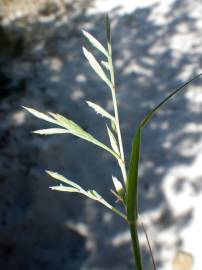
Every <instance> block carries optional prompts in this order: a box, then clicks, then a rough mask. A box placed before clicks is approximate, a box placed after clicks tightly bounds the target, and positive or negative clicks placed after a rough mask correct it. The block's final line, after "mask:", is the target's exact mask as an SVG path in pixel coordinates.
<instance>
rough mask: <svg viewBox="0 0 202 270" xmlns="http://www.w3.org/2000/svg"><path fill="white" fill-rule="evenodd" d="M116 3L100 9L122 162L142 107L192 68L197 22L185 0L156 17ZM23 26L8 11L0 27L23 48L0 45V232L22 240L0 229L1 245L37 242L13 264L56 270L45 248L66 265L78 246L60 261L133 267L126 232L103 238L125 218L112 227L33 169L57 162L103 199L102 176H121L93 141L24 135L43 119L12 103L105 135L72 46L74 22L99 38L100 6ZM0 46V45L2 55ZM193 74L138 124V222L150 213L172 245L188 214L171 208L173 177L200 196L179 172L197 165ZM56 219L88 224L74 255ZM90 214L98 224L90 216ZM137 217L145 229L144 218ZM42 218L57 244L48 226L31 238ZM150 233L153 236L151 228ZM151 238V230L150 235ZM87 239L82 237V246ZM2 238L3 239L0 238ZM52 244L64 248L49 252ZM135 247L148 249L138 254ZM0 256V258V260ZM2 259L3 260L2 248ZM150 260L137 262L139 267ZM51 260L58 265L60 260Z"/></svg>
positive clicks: (88, 76)
mask: <svg viewBox="0 0 202 270" xmlns="http://www.w3.org/2000/svg"><path fill="white" fill-rule="evenodd" d="M195 8H197V4H195ZM120 9H121V8H117V9H115V10H114V11H112V12H111V16H112V17H113V21H112V31H113V45H114V46H113V48H114V49H113V52H114V62H115V66H116V75H117V87H118V90H117V96H118V101H119V108H120V115H121V117H120V118H121V128H122V130H123V138H124V145H125V149H126V151H125V152H126V156H127V162H129V154H130V149H131V141H132V138H133V135H134V131H135V128H136V127H137V124H138V123H139V122H140V120H141V119H142V118H143V117H144V115H145V114H146V112H147V111H149V110H150V109H151V108H153V106H154V105H156V104H158V102H159V101H161V100H162V98H164V97H165V96H166V95H167V94H168V93H170V90H172V89H174V88H176V87H178V86H179V85H181V84H183V83H184V82H185V81H186V80H188V79H189V78H191V77H193V76H194V75H196V74H198V73H200V69H201V55H200V49H201V45H200V44H201V40H200V38H199V33H200V31H201V29H200V27H199V26H198V20H199V19H198V17H194V16H193V15H192V12H191V7H190V4H189V3H188V1H173V4H172V5H170V6H169V8H168V9H167V10H166V11H164V13H163V15H162V14H160V15H159V16H160V17H161V18H159V17H157V15H158V12H160V11H158V9H159V5H158V4H154V5H150V6H149V7H142V8H137V9H135V10H134V11H132V12H131V13H128V14H125V15H123V14H122V15H120V13H119V10H120ZM81 10H82V9H81ZM86 10H87V8H86ZM69 18H70V19H69ZM25 22H26V23H25ZM23 23H24V24H23V26H20V25H22V22H21V21H20V20H18V21H16V23H15V25H14V23H12V24H10V25H8V26H6V30H7V31H10V32H11V33H13V31H14V32H15V31H16V33H21V34H22V36H20V37H23V46H21V47H20V51H18V52H19V53H18V54H15V57H14V55H13V50H12V49H9V48H10V47H9V48H8V47H5V48H4V49H5V52H6V53H7V57H5V59H3V57H1V59H3V60H2V61H3V62H2V63H4V64H5V65H4V66H3V65H2V67H1V71H0V72H1V73H2V74H4V75H5V77H6V76H7V77H8V80H9V81H5V80H4V82H3V83H1V86H0V87H1V97H0V119H1V126H0V147H1V153H2V154H1V156H2V158H1V162H0V168H1V172H0V184H1V193H2V194H4V195H2V196H1V199H0V202H1V205H2V208H1V211H0V214H1V216H2V224H1V225H0V231H1V232H2V235H3V234H4V232H5V231H6V232H8V234H9V231H10V230H15V228H17V232H18V231H20V232H21V233H22V232H23V233H25V235H26V238H27V239H29V241H28V240H27V241H25V239H24V238H22V239H21V238H20V239H19V238H18V237H17V236H15V237H14V236H13V235H11V236H10V237H8V238H6V242H7V243H10V242H13V241H14V242H15V245H20V246H23V248H25V249H27V250H28V249H29V250H30V252H31V251H33V249H32V248H33V245H35V246H37V247H36V248H35V249H34V252H32V253H34V254H33V257H31V259H30V260H29V262H30V265H29V263H28V262H27V263H28V265H26V264H24V265H23V264H22V265H23V266H22V265H21V264H20V263H19V267H21V269H23V267H25V265H26V267H27V268H30V267H33V269H42V268H43V269H57V266H55V265H50V264H49V263H48V258H51V257H52V256H56V257H55V259H56V260H57V261H58V262H59V260H63V259H64V257H65V256H67V258H66V261H65V262H64V267H65V266H66V267H67V266H68V264H67V260H69V261H76V260H78V257H79V256H80V255H81V257H79V258H80V259H79V260H80V261H81V263H80V265H76V266H72V268H71V267H70V266H68V269H81V267H82V266H81V265H84V264H86V265H88V269H95V268H94V267H96V269H109V268H110V269H116V270H117V269H118V264H120V267H121V268H120V269H133V266H132V260H128V254H131V253H130V244H129V238H127V237H128V236H127V237H126V242H124V240H123V242H121V241H120V242H118V244H115V245H113V243H114V242H113V238H115V237H116V235H119V234H120V235H121V233H122V232H124V230H125V224H123V223H121V222H120V224H119V225H118V223H119V222H118V220H117V219H116V218H115V219H112V216H111V215H109V216H108V217H106V216H105V215H106V211H105V210H103V209H102V208H101V207H98V206H97V205H95V204H94V203H91V202H89V201H85V200H84V199H83V200H80V198H78V196H72V195H71V194H57V193H53V192H50V191H49V190H48V186H49V185H52V184H53V181H52V180H51V179H49V178H48V177H47V178H46V177H45V176H44V173H43V171H44V169H50V170H53V171H59V172H61V173H64V174H65V175H67V176H68V177H69V178H70V179H71V178H72V179H75V181H78V183H80V184H81V185H83V186H84V187H86V188H91V187H96V190H97V191H99V193H101V194H103V195H105V197H106V198H108V200H109V201H113V197H112V196H111V195H110V192H109V191H108V190H110V188H111V180H110V178H111V175H112V174H114V175H117V176H120V172H119V171H118V168H117V165H116V163H115V161H114V160H113V159H112V158H111V157H110V156H109V155H108V154H107V153H105V152H102V151H101V150H100V149H97V148H96V147H94V146H93V145H89V144H88V143H84V142H81V141H80V140H79V139H77V138H74V137H71V136H69V137H68V138H67V136H64V135H61V136H56V137H55V136H53V137H45V138H44V137H40V136H33V135H31V134H30V133H29V131H30V130H35V129H39V128H41V127H45V126H48V125H47V124H45V123H43V122H41V121H38V120H36V119H33V118H32V117H31V116H29V115H27V114H26V113H25V112H24V111H22V109H21V108H20V106H21V105H26V106H30V107H34V108H37V109H39V110H43V111H54V112H59V113H61V114H63V115H65V116H66V117H69V118H71V119H73V120H74V121H76V122H78V123H80V124H81V126H82V127H83V128H84V129H85V130H87V131H89V132H91V133H92V134H94V135H95V136H96V137H98V138H99V139H100V140H102V141H104V142H105V143H107V144H108V140H107V137H106V132H105V125H104V123H103V119H101V118H99V117H97V116H96V115H94V114H93V112H92V111H91V110H90V109H88V107H87V105H86V104H85V100H92V101H95V102H97V103H99V104H100V105H103V106H104V107H106V108H107V109H108V110H109V111H111V110H112V103H111V98H110V93H109V91H108V89H107V88H106V87H105V85H104V84H103V83H102V82H100V81H99V80H98V79H97V77H96V75H95V74H94V73H93V72H91V70H90V68H89V65H88V64H87V63H86V61H85V60H84V57H83V55H82V52H81V46H82V45H83V44H86V43H85V42H86V41H85V40H84V39H83V37H82V36H81V31H80V30H81V29H82V28H85V29H86V30H88V31H89V32H91V33H92V34H94V35H95V36H96V37H97V38H98V39H99V40H100V41H102V42H105V35H104V31H103V29H104V19H103V14H97V15H93V13H90V14H88V13H85V12H83V10H82V12H81V13H79V12H78V14H77V13H76V14H74V13H71V16H70V17H68V16H67V17H66V16H65V15H64V14H62V16H59V17H58V16H56V17H53V18H52V19H50V18H49V19H48V17H46V16H45V17H44V16H42V17H40V18H38V17H37V19H35V20H30V21H29V20H28V21H27V19H25V21H24V22H23ZM17 40H18V39H17ZM21 42H22V41H21ZM18 44H19V42H18ZM87 46H88V45H87ZM8 49H9V50H8ZM1 55H5V53H4V54H3V53H2V52H1ZM97 57H98V58H99V56H98V55H97ZM11 64H12V67H11ZM22 83H24V84H23V87H24V88H23V87H21V86H22V85H21V84H22ZM201 83H202V81H201V80H197V81H195V82H193V83H192V85H191V86H189V87H188V89H187V90H186V93H185V92H184V93H183V94H180V95H178V96H176V98H175V99H173V100H172V101H171V102H170V103H169V104H168V105H167V106H165V107H164V108H163V109H162V110H161V111H160V112H159V113H158V115H157V116H155V117H154V119H153V120H152V122H151V124H149V125H148V126H147V127H146V128H145V130H144V133H143V140H142V154H141V166H140V187H139V190H140V211H141V214H142V216H143V220H144V219H145V217H146V216H147V215H148V216H150V213H153V212H154V213H155V215H156V216H155V218H152V219H151V220H152V221H153V224H154V225H155V226H156V228H157V231H159V233H160V232H161V231H164V230H166V229H168V230H169V228H173V227H174V229H175V233H174V234H175V236H174V237H175V241H174V242H173V243H172V245H171V246H172V248H173V250H175V249H176V248H178V247H179V246H180V243H181V238H180V233H179V232H180V231H181V230H183V228H184V227H186V226H187V224H189V222H190V221H191V219H192V211H191V210H190V209H187V208H185V210H184V212H182V213H179V212H176V210H175V208H174V204H173V203H172V202H171V201H170V200H171V198H170V194H174V195H172V196H174V198H173V199H174V201H175V202H178V201H177V199H176V197H177V196H178V195H179V193H180V194H181V193H182V192H183V190H184V186H187V185H188V188H189V189H190V190H191V192H192V193H193V195H192V196H195V195H197V196H199V194H200V192H201V184H200V183H201V181H200V180H201V175H200V172H198V171H197V172H196V173H194V174H193V175H189V173H188V172H189V170H191V171H192V173H193V169H194V168H195V170H197V168H198V167H197V168H196V167H195V165H194V164H195V163H194V162H195V160H196V159H197V154H198V151H199V149H201V148H200V147H201V135H200V134H201V130H202V126H201V116H200V114H201V111H202V109H201V93H200V91H201V90H200V85H201ZM2 85H3V86H2ZM16 85H17V87H16ZM3 87H4V88H3ZM7 87H9V93H8V90H7ZM22 88H23V89H24V90H23V91H21V90H22ZM2 89H3V92H2ZM12 90H13V91H12ZM18 90H19V91H18ZM5 91H6V93H5ZM11 164H12V165H11ZM182 165H183V166H184V168H186V169H185V173H183V177H184V179H182V178H180V174H181V172H182V171H181V170H180V168H179V167H180V166H182ZM176 168H177V169H176ZM175 170H177V173H175ZM178 170H179V172H178ZM183 170H184V169H183ZM197 173H198V175H197ZM178 176H179V177H178ZM168 180H169V181H168ZM168 183H169V184H168ZM170 183H172V185H171V184H170ZM185 183H186V184H185ZM67 220H70V221H72V220H73V221H74V223H77V222H78V223H79V222H85V223H86V226H87V227H88V234H87V235H85V237H86V240H84V238H83V237H84V236H83V237H81V238H79V239H80V240H79V241H80V242H79V241H78V245H81V249H79V250H77V251H74V254H79V255H78V257H75V258H73V257H71V255H67V254H66V253H65V252H64V246H63V245H66V249H65V250H68V248H70V247H72V245H77V244H76V243H72V241H73V240H72V239H73V236H72V235H71V233H70V232H69V231H68V230H67V228H65V230H64V228H63V227H62V226H63V224H65V222H66V221H67ZM47 221H48V222H47ZM101 221H103V224H104V225H100V223H101ZM150 222H151V221H150ZM145 223H146V226H148V224H147V219H145ZM50 224H52V227H51V229H50V230H51V231H50V234H51V235H52V236H53V235H54V234H55V231H56V230H58V231H59V232H58V233H60V234H61V235H60V237H61V240H60V241H61V242H62V243H63V245H61V246H60V245H58V244H57V243H58V240H57V239H58V238H57V237H58V235H57V234H56V235H55V236H53V238H52V240H51V241H50V236H47V237H44V238H43V237H42V238H41V239H38V238H37V239H38V240H37V243H35V239H36V235H35V234H40V235H43V234H44V232H45V231H46V230H48V227H49V226H50ZM58 224H59V225H58ZM58 226H59V227H58ZM24 227H25V229H24ZM27 227H29V229H26V228H27ZM148 229H149V230H150V228H148ZM66 231H67V235H66ZM152 232H155V233H156V231H155V230H154V229H152V231H151V234H152ZM21 233H19V235H21ZM96 233H97V234H98V236H97V237H96V236H95V235H96ZM68 234H70V235H68ZM65 235H66V236H65ZM78 235H79V236H78V237H80V234H79V233H78ZM52 236H51V237H52ZM56 236H57V237H56ZM63 237H64V240H62V238H63ZM152 237H153V238H155V235H152V236H151V238H152ZM13 238H14V239H13ZM88 238H90V239H91V241H90V242H91V243H90V244H89V245H88V242H89V240H88ZM84 241H86V242H85V244H84ZM2 242H4V239H1V238H0V243H2ZM152 242H153V246H154V254H155V253H156V254H161V252H160V251H161V250H162V248H163V245H164V244H165V245H166V246H168V248H169V247H170V246H169V244H168V245H167V244H166V243H163V241H162V240H159V239H154V240H153V241H152ZM145 246H146V245H145ZM181 246H182V245H181ZM1 247H2V248H1ZM170 248H171V247H170ZM82 249H83V250H84V251H83V252H84V253H82ZM101 249H102V250H103V253H102V252H100V250H101ZM112 249H113V250H112ZM1 250H3V253H4V252H5V249H4V247H3V244H2V245H1V244H0V252H1ZM22 250H23V249H22ZM110 250H112V251H110ZM60 252H64V253H65V254H63V255H61V254H60V255H59V253H60ZM70 253H71V252H70ZM88 254H90V255H88ZM106 254H108V256H106ZM109 254H111V255H110V256H109ZM114 254H122V255H123V256H120V257H119V255H118V257H117V259H116V262H117V265H113V262H114V261H115V258H114V256H115V255H114ZM145 254H146V255H145V258H147V256H148V254H147V251H145ZM19 256H23V255H22V254H20V255H19ZM72 256H73V255H72ZM75 256H76V255H75ZM85 256H86V257H85ZM88 256H89V257H88ZM1 258H3V257H1ZM105 258H106V260H105ZM107 258H108V259H107ZM124 258H125V260H126V261H127V262H128V266H127V265H126V264H125V263H124ZM88 259H89V260H88ZM1 260H2V262H3V260H4V259H1ZM7 260H8V261H9V263H10V262H12V254H11V255H10V257H9V259H7ZM156 260H157V262H158V265H159V266H160V265H161V264H162V265H163V262H162V259H161V257H160V255H158V256H157V258H156ZM36 261H41V264H38V265H37V266H35V262H36ZM84 261H85V263H84ZM145 262H146V263H147V261H146V259H145ZM33 265H34V266H33ZM58 265H59V264H58ZM36 267H38V268H36ZM113 267H114V268H113ZM124 267H125V268H124ZM150 267H151V266H149V265H148V266H147V268H146V269H151V268H150ZM9 269H11V268H9ZM16 269H17V268H16ZM60 269H63V268H62V266H61V265H60Z"/></svg>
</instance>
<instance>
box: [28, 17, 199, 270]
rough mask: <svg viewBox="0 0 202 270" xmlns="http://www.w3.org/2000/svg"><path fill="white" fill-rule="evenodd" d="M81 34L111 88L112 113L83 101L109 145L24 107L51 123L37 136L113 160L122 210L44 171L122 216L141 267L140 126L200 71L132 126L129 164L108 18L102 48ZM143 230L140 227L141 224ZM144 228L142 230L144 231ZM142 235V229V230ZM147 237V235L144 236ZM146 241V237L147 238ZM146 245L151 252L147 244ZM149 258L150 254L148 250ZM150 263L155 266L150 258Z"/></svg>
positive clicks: (56, 118) (53, 116)
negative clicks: (90, 147)
mask: <svg viewBox="0 0 202 270" xmlns="http://www.w3.org/2000/svg"><path fill="white" fill-rule="evenodd" d="M83 34H84V36H85V37H86V39H87V40H88V41H89V43H90V44H91V45H92V46H93V47H95V48H96V49H97V50H98V51H99V52H100V54H101V55H102V56H103V58H104V60H103V61H101V62H98V61H97V60H96V58H95V57H94V56H93V54H92V53H91V52H90V51H88V50H87V49H86V48H84V47H83V53H84V55H85V57H86V59H87V60H88V62H89V64H90V66H91V68H92V69H93V70H94V71H95V72H96V73H97V75H98V76H99V77H100V79H101V80H103V81H104V83H105V84H107V86H108V87H109V89H110V91H111V96H112V101H113V108H114V112H113V114H110V113H109V112H107V111H106V110H105V109H104V108H102V107H100V106H99V105H97V104H95V103H93V102H90V101H87V104H88V105H89V106H90V107H91V108H92V109H94V110H95V112H96V113H97V114H100V115H102V116H103V117H105V118H106V119H107V121H108V122H109V123H108V125H107V126H106V131H107V134H108V136H109V141H110V146H107V145H105V144H104V143H102V142H101V141H99V140H97V139H96V138H95V137H94V136H92V135H91V134H90V133H88V132H86V131H85V130H84V129H83V128H82V127H80V126H79V125H78V124H77V123H75V122H73V121H71V120H69V119H67V118H66V117H64V116H62V115H60V114H57V113H47V114H46V113H42V112H39V111H38V110H35V109H32V108H27V107H24V108H25V109H26V110H27V111H28V112H30V113H31V114H33V115H34V116H36V117H38V118H40V119H42V120H45V121H47V122H50V123H52V124H53V125H54V127H53V128H49V129H42V130H37V131H34V133H37V134H41V135H52V134H62V133H67V134H72V135H74V136H77V137H80V138H81V139H83V140H86V141H88V142H90V143H93V144H95V145H97V146H99V147H101V148H102V149H103V150H105V151H107V152H108V153H109V154H111V155H112V156H113V157H114V158H115V159H116V160H117V163H118V165H119V167H120V170H121V173H122V179H121V180H118V179H117V178H116V177H115V176H112V181H113V184H114V190H115V191H114V192H113V193H114V194H115V196H116V197H117V198H118V200H119V201H121V202H122V204H123V211H120V210H119V209H118V208H116V207H114V206H113V205H111V204H110V203H108V202H107V201H106V200H105V199H104V198H103V197H102V196H101V195H100V194H99V193H98V192H97V191H96V190H84V189H83V188H82V187H81V186H79V185H78V184H77V183H76V182H75V181H72V180H69V179H68V178H66V177H64V176H62V175H61V174H59V173H56V172H52V171H46V172H47V174H48V175H50V176H51V177H53V178H54V179H56V180H58V181H60V182H61V184H59V185H56V186H52V187H50V188H51V189H52V190H56V191H63V192H74V193H80V194H82V195H84V196H86V197H88V198H90V199H92V200H95V201H97V202H99V203H101V204H103V205H104V206H105V207H107V208H108V209H110V210H111V211H113V212H114V213H115V214H117V215H119V216H120V218H122V219H124V220H125V222H126V225H127V226H128V227H129V230H130V234H131V241H132V248H133V255H134V262H135V269H137V270H143V269H144V268H143V264H142V256H141V248H140V244H139V239H138V229H137V227H138V219H139V214H138V167H139V160H140V151H141V136H142V131H143V129H144V127H145V126H146V125H147V124H148V123H149V121H150V120H151V119H152V117H153V115H154V114H155V113H156V112H157V111H158V110H159V109H160V108H161V107H162V106H163V105H164V104H165V103H166V102H167V101H168V100H169V99H171V98H172V97H173V96H175V95H176V94H177V93H178V92H179V91H181V90H182V89H184V88H185V87H186V86H187V85H188V84H190V83H191V82H193V81H194V80H196V79H197V78H199V77H200V76H201V75H202V74H199V75H197V76H195V77H194V78H192V79H191V80H189V81H188V82H186V83H185V84H183V85H181V86H180V87H179V88H177V89H175V90H174V91H173V92H171V93H170V94H169V95H168V96H167V97H166V98H165V99H164V100H163V101H162V102H160V103H159V104H158V105H157V106H156V107H155V108H154V109H153V110H151V111H150V112H148V113H147V114H146V116H145V117H144V119H143V120H142V121H141V122H140V124H139V126H138V127H137V129H136V133H135V135H134V139H133V142H132V151H131V158H130V163H129V164H128V166H127V164H126V162H125V157H124V149H123V143H122V136H121V129H120V122H119V112H118V106H117V98H116V85H115V74H114V65H113V58H112V42H111V31H110V21H109V17H108V16H106V37H107V46H106V47H104V46H103V45H102V44H101V43H100V42H99V41H98V40H97V39H95V37H93V36H92V35H91V34H90V33H88V32H86V31H83ZM143 229H144V227H143ZM144 231H145V230H144ZM145 234H146V231H145ZM146 237H147V235H146ZM147 241H148V238H147ZM148 246H149V249H150V252H151V247H150V245H149V241H148ZM151 256H152V260H153V254H152V252H151ZM153 266H154V268H155V269H156V266H155V263H154V260H153Z"/></svg>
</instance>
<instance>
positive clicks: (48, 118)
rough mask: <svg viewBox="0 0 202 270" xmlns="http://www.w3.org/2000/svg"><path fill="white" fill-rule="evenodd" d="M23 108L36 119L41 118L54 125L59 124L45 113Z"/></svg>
mask: <svg viewBox="0 0 202 270" xmlns="http://www.w3.org/2000/svg"><path fill="white" fill-rule="evenodd" d="M23 108H24V109H25V110H27V111H28V112H29V113H31V114H33V115H34V116H35V117H37V118H40V119H42V120H45V121H47V122H50V123H53V124H57V121H55V120H54V119H53V118H51V117H50V116H48V115H46V114H45V113H42V112H39V111H37V110H35V109H32V108H28V107H25V106H23Z"/></svg>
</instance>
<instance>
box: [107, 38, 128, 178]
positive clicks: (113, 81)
mask: <svg viewBox="0 0 202 270" xmlns="http://www.w3.org/2000/svg"><path fill="white" fill-rule="evenodd" d="M108 64H109V68H110V77H111V83H112V86H111V94H112V101H113V105H114V116H115V125H116V131H117V136H118V143H119V149H120V155H121V160H119V166H120V168H121V172H122V175H123V179H124V182H125V183H126V180H127V173H126V167H125V158H124V151H123V142H122V137H121V129H120V124H119V113H118V105H117V100H116V90H115V89H116V87H115V75H114V66H113V61H112V45H111V37H110V40H109V41H108Z"/></svg>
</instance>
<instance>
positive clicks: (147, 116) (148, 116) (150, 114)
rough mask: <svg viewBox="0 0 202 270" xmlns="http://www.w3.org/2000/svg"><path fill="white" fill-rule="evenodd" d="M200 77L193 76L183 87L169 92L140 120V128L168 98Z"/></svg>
mask: <svg viewBox="0 0 202 270" xmlns="http://www.w3.org/2000/svg"><path fill="white" fill-rule="evenodd" d="M200 76H202V73H201V74H198V75H197V76H195V77H194V78H192V79H191V80H189V81H187V82H186V83H184V84H183V85H181V86H180V87H178V88H177V89H175V90H174V91H173V92H171V93H170V94H169V95H168V96H167V97H166V98H165V99H164V100H163V101H161V102H160V103H159V104H158V105H157V106H156V107H155V108H154V109H153V110H151V111H150V112H149V113H148V114H147V115H146V116H145V118H144V119H143V120H142V122H141V124H140V125H141V128H144V127H145V125H146V124H147V123H148V122H149V121H150V119H151V118H152V117H153V115H154V113H155V112H157V111H158V110H159V109H160V108H161V107H162V106H163V105H164V104H165V103H166V102H167V101H168V100H169V99H170V98H172V97H174V96H175V95H176V94H177V93H178V92H179V91H181V90H182V89H184V88H185V87H186V86H188V85H189V84H190V83H192V82H193V81H194V80H196V79H198V78H199V77H200Z"/></svg>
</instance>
